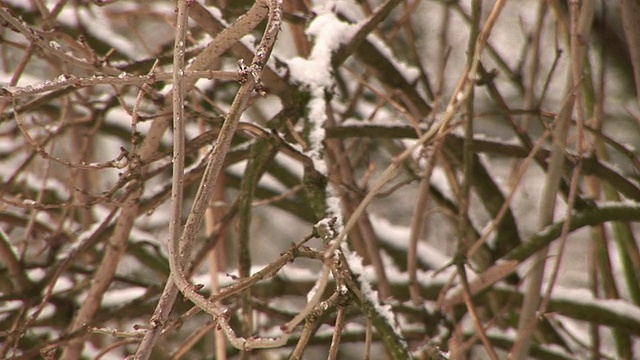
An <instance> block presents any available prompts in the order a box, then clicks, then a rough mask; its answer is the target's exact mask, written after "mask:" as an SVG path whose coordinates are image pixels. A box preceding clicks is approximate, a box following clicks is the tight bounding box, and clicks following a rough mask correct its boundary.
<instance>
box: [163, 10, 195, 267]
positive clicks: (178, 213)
mask: <svg viewBox="0 0 640 360" xmlns="http://www.w3.org/2000/svg"><path fill="white" fill-rule="evenodd" d="M187 12H188V3H187V0H178V10H177V15H176V37H175V41H174V44H173V92H172V105H173V158H172V160H173V161H172V163H173V168H172V171H173V172H172V176H171V208H170V209H171V210H170V215H169V216H170V218H169V243H170V244H171V245H169V246H168V248H169V249H170V250H169V253H170V255H169V256H171V257H173V256H178V258H179V262H180V267H184V265H185V264H186V262H187V261H188V258H189V256H188V255H189V250H190V249H189V248H188V247H187V246H180V245H182V244H178V242H179V241H180V230H181V224H182V221H181V219H182V206H183V189H184V182H183V180H182V178H183V176H184V142H185V130H184V91H185V89H184V85H185V84H184V51H185V48H186V45H185V42H186V38H187V36H186V34H187V19H188V18H187ZM185 245H186V244H185ZM176 248H179V249H180V254H171V250H172V249H176Z"/></svg>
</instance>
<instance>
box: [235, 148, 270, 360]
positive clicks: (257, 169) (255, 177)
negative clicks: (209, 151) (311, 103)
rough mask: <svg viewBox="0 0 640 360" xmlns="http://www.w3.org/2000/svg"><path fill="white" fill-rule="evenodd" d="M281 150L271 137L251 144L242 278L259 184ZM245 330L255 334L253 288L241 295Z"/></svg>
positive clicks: (244, 192) (242, 219) (243, 193)
mask: <svg viewBox="0 0 640 360" xmlns="http://www.w3.org/2000/svg"><path fill="white" fill-rule="evenodd" d="M276 151H277V145H276V144H274V143H272V142H270V140H269V138H258V139H257V140H256V142H255V143H254V144H253V146H252V147H251V152H250V155H249V156H250V158H249V160H248V161H247V166H246V169H245V171H244V176H243V177H242V183H241V184H240V195H239V199H238V208H239V209H238V215H239V221H238V228H239V231H238V273H239V275H240V279H246V278H248V277H249V276H251V244H250V239H251V220H252V216H251V208H252V204H253V198H254V193H255V189H256V186H257V185H258V181H259V180H260V177H261V176H262V174H263V173H264V171H265V169H266V167H267V164H268V163H269V162H270V161H271V159H272V158H273V156H275V153H276ZM241 307H242V324H243V326H242V331H241V332H240V335H241V336H244V337H250V336H251V335H252V333H253V306H252V300H251V289H250V288H247V289H246V290H245V291H243V292H242V295H241ZM248 356H249V353H248V352H247V351H244V350H243V351H242V353H241V358H247V357H248Z"/></svg>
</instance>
